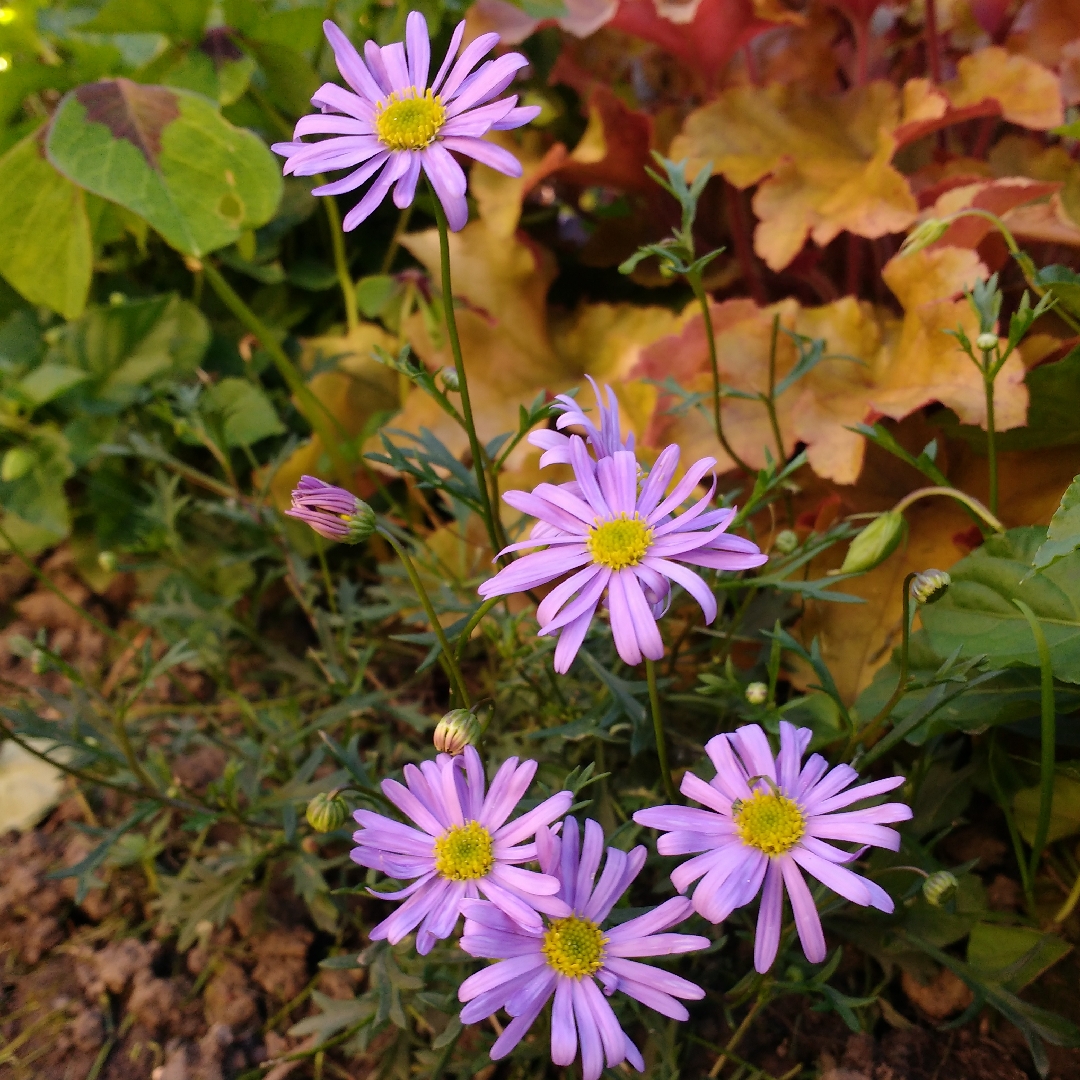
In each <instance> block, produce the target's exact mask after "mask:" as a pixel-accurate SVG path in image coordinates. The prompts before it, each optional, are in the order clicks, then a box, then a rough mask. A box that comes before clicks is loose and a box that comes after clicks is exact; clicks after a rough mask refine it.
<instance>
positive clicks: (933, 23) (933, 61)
mask: <svg viewBox="0 0 1080 1080" xmlns="http://www.w3.org/2000/svg"><path fill="white" fill-rule="evenodd" d="M926 64H927V67H928V68H929V70H930V78H931V80H932V81H933V82H935V83H939V82H941V42H940V39H939V37H938V23H937V0H926Z"/></svg>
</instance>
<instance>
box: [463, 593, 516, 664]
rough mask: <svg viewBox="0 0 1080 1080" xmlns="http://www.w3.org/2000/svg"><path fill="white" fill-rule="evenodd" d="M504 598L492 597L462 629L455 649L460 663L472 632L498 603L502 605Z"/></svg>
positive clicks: (473, 614) (474, 613)
mask: <svg viewBox="0 0 1080 1080" xmlns="http://www.w3.org/2000/svg"><path fill="white" fill-rule="evenodd" d="M503 599H504V598H503V597H501V596H492V597H489V598H488V599H487V600H485V601H484V602H483V603H482V604H481V605H480V606H479V607H478V608H477V609H476V610H475V611H474V612H473V613H472V617H471V618H470V619H469V621H468V622H467V623H466V624H465V625H464V626H463V627H462V628H461V633H460V634H458V636H457V646H456V647H455V649H454V656H455V658H456V659H457V660H458V661H459V662H460V660H461V654H462V653H463V652H464V651H465V646H466V645H468V643H469V638H470V637H472V632H473V631H474V630H475V629H476V628H477V626H479V625H480V620H481V619H483V617H484V616H485V615H486V614H487V613H488V612H489V611H490V610H491V609H492V608H493V607H494V606H495V605H496V604H498V603H501V602H502V600H503Z"/></svg>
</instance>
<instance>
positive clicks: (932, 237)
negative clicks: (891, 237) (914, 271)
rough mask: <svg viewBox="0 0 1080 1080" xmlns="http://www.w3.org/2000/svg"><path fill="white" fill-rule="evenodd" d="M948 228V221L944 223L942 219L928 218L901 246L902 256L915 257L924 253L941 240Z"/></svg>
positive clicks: (910, 233)
mask: <svg viewBox="0 0 1080 1080" xmlns="http://www.w3.org/2000/svg"><path fill="white" fill-rule="evenodd" d="M948 228H949V223H948V222H947V221H942V220H941V219H940V218H927V219H926V221H924V222H922V223H921V224H919V225H916V226H915V228H914V229H912V230H911V232H909V233H908V234H907V238H906V239H905V240H904V242H903V243H902V244H901V245H900V254H901V255H914V254H915V252H917V251H922V249H923V248H925V247H929V246H930V245H931V244H932V243H934V242H935V241H936V240H940V239H941V238H942V237H943V236H944V235H945V232H946V230H947V229H948Z"/></svg>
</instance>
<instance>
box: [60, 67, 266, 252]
mask: <svg viewBox="0 0 1080 1080" xmlns="http://www.w3.org/2000/svg"><path fill="white" fill-rule="evenodd" d="M47 149H48V156H49V160H50V161H51V162H52V163H53V165H55V166H56V168H57V169H59V170H60V172H62V173H63V174H64V175H65V176H66V177H68V178H69V179H70V180H73V181H74V182H75V183H76V184H79V185H80V186H81V187H84V188H86V189H87V190H88V191H92V192H94V193H95V194H96V195H101V196H102V197H103V198H106V199H111V200H112V201H113V202H116V203H119V204H120V205H121V206H124V207H127V209H129V210H131V211H133V212H134V213H136V214H138V215H139V216H140V217H143V218H145V220H146V221H147V222H148V223H149V224H150V225H152V226H153V227H154V228H155V229H156V230H157V231H158V232H159V233H161V235H162V236H163V237H164V238H165V239H166V240H167V241H168V242H169V243H170V244H171V245H172V246H173V247H175V248H176V249H177V250H178V251H182V252H183V253H184V254H186V255H204V254H206V253H207V252H209V251H213V250H215V249H216V248H221V247H225V246H226V245H228V244H231V243H234V242H235V241H236V240H237V238H238V237H239V236H240V234H241V233H242V232H243V231H244V230H246V229H252V228H256V227H258V226H259V225H262V224H264V223H265V222H267V221H268V220H269V219H270V217H271V216H272V215H273V213H274V210H275V209H276V207H277V204H278V199H279V198H280V196H281V171H280V168H279V166H278V163H277V160H276V159H275V158H274V157H273V155H272V154H271V153H270V151H269V150H268V149H267V147H266V145H265V144H264V143H263V141H262V140H261V139H260V138H259V137H258V136H257V135H254V134H252V133H251V132H250V131H244V130H242V129H240V128H237V127H233V125H232V124H230V123H229V122H228V121H227V120H225V119H224V117H222V116H221V115H220V113H218V111H217V110H216V109H215V108H214V106H213V105H212V104H211V103H210V102H209V101H208V100H206V98H203V97H201V96H200V95H198V94H193V93H189V92H187V91H184V90H176V89H171V88H168V87H164V86H145V85H142V84H139V83H133V82H130V81H129V80H128V79H104V80H102V81H101V82H96V83H88V84H87V85H85V86H80V87H77V88H76V89H75V90H72V91H71V92H70V93H69V94H67V96H66V97H65V98H64V100H63V101H61V103H60V107H59V108H58V109H57V111H56V115H55V116H54V117H53V122H52V126H51V130H50V132H49V137H48V143H47Z"/></svg>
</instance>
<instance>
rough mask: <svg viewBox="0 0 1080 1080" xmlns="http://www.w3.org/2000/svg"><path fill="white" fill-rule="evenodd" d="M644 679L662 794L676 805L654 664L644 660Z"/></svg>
mask: <svg viewBox="0 0 1080 1080" xmlns="http://www.w3.org/2000/svg"><path fill="white" fill-rule="evenodd" d="M645 677H646V678H647V679H648V681H649V705H650V706H651V708H652V722H653V731H654V732H655V734H656V756H657V757H658V758H659V759H660V779H661V780H663V782H664V794H665V795H667V799H668V802H670V803H678V801H679V796H678V793H677V792H676V791H675V784H674V782H673V781H672V779H671V766H670V764H668V752H667V737H666V736H665V735H664V718H663V716H662V715H661V713H660V695H659V693H657V690H656V663H655V662H654V661H652V660H649V659H648V658H646V660H645Z"/></svg>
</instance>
